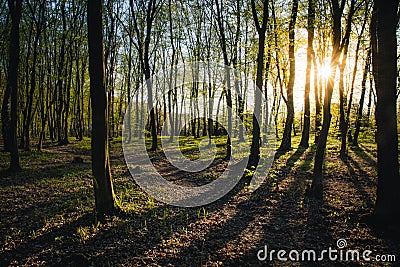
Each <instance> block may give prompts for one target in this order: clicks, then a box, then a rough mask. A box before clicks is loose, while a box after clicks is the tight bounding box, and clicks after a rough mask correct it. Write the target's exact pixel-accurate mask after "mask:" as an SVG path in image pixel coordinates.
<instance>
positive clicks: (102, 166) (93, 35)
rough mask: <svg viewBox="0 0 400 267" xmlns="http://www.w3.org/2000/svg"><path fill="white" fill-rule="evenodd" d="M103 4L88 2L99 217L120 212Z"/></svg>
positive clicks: (93, 168)
mask: <svg viewBox="0 0 400 267" xmlns="http://www.w3.org/2000/svg"><path fill="white" fill-rule="evenodd" d="M101 10H102V1H101V0H88V6H87V21H88V43H89V75H90V97H91V105H92V112H93V116H92V171H93V175H94V191H95V204H96V218H97V219H99V220H103V219H104V216H105V215H107V214H112V213H114V212H115V210H116V204H115V197H114V190H113V184H112V177H111V170H110V159H109V155H108V129H107V112H108V111H107V97H106V88H105V77H104V54H103V53H104V52H103V51H104V50H103V24H102V12H101Z"/></svg>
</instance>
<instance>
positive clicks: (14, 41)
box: [7, 0, 22, 171]
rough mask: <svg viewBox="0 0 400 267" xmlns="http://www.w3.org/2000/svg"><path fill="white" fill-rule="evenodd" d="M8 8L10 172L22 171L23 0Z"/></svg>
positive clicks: (12, 0) (15, 1)
mask: <svg viewBox="0 0 400 267" xmlns="http://www.w3.org/2000/svg"><path fill="white" fill-rule="evenodd" d="M8 6H9V8H10V13H11V20H12V22H11V35H10V48H9V65H8V81H7V87H8V90H9V92H10V100H11V108H10V128H9V138H10V139H9V142H10V143H9V145H10V146H9V149H10V167H9V170H10V171H18V170H20V169H21V166H20V164H19V153H18V144H17V120H18V66H19V57H20V44H19V40H20V34H19V32H20V29H19V24H20V21H21V13H22V0H9V1H8Z"/></svg>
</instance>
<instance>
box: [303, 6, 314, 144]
mask: <svg viewBox="0 0 400 267" xmlns="http://www.w3.org/2000/svg"><path fill="white" fill-rule="evenodd" d="M314 22H315V3H314V0H308V19H307V24H308V26H307V34H308V48H307V69H306V84H305V87H304V126H303V133H302V135H301V141H300V146H301V147H304V148H308V146H309V143H308V142H309V139H310V87H311V67H312V58H313V55H314V48H313V42H314ZM314 67H315V68H316V66H314Z"/></svg>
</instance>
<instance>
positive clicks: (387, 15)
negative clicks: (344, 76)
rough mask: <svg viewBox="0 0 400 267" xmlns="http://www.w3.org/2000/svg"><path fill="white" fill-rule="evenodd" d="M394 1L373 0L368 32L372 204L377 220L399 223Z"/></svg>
mask: <svg viewBox="0 0 400 267" xmlns="http://www.w3.org/2000/svg"><path fill="white" fill-rule="evenodd" d="M398 6H399V2H398V1H397V0H392V1H377V0H375V1H374V15H373V16H376V28H375V31H372V32H371V35H372V36H371V40H372V41H373V42H375V41H376V43H373V45H372V49H373V52H372V61H373V72H374V76H375V86H376V96H377V103H376V110H375V118H376V125H377V134H376V140H377V144H378V190H377V199H376V203H375V215H376V217H377V219H379V220H380V221H382V222H385V223H394V224H396V225H398V224H399V223H400V221H399V216H400V206H399V202H400V195H399V193H398V189H399V187H400V177H399V158H398V136H397V120H396V79H397V38H396V27H397V23H398V14H397V12H398Z"/></svg>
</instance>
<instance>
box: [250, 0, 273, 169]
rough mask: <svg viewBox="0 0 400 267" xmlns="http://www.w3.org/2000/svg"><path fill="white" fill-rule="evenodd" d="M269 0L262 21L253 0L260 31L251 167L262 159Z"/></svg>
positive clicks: (252, 4) (258, 30) (265, 3)
mask: <svg viewBox="0 0 400 267" xmlns="http://www.w3.org/2000/svg"><path fill="white" fill-rule="evenodd" d="M268 4H269V0H263V14H262V15H263V17H262V22H261V25H260V21H259V18H258V15H257V10H256V4H255V2H254V0H251V11H252V14H253V19H254V23H255V26H256V30H257V33H258V53H257V74H256V90H255V94H254V98H255V99H254V113H253V137H252V142H251V149H250V157H249V163H248V165H249V167H252V166H257V164H258V161H259V159H260V141H261V140H260V124H259V122H258V119H257V118H258V117H259V116H260V112H261V90H262V85H263V77H264V74H263V72H264V51H265V33H266V31H267V26H268V18H269V13H268V12H269V11H268Z"/></svg>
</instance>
